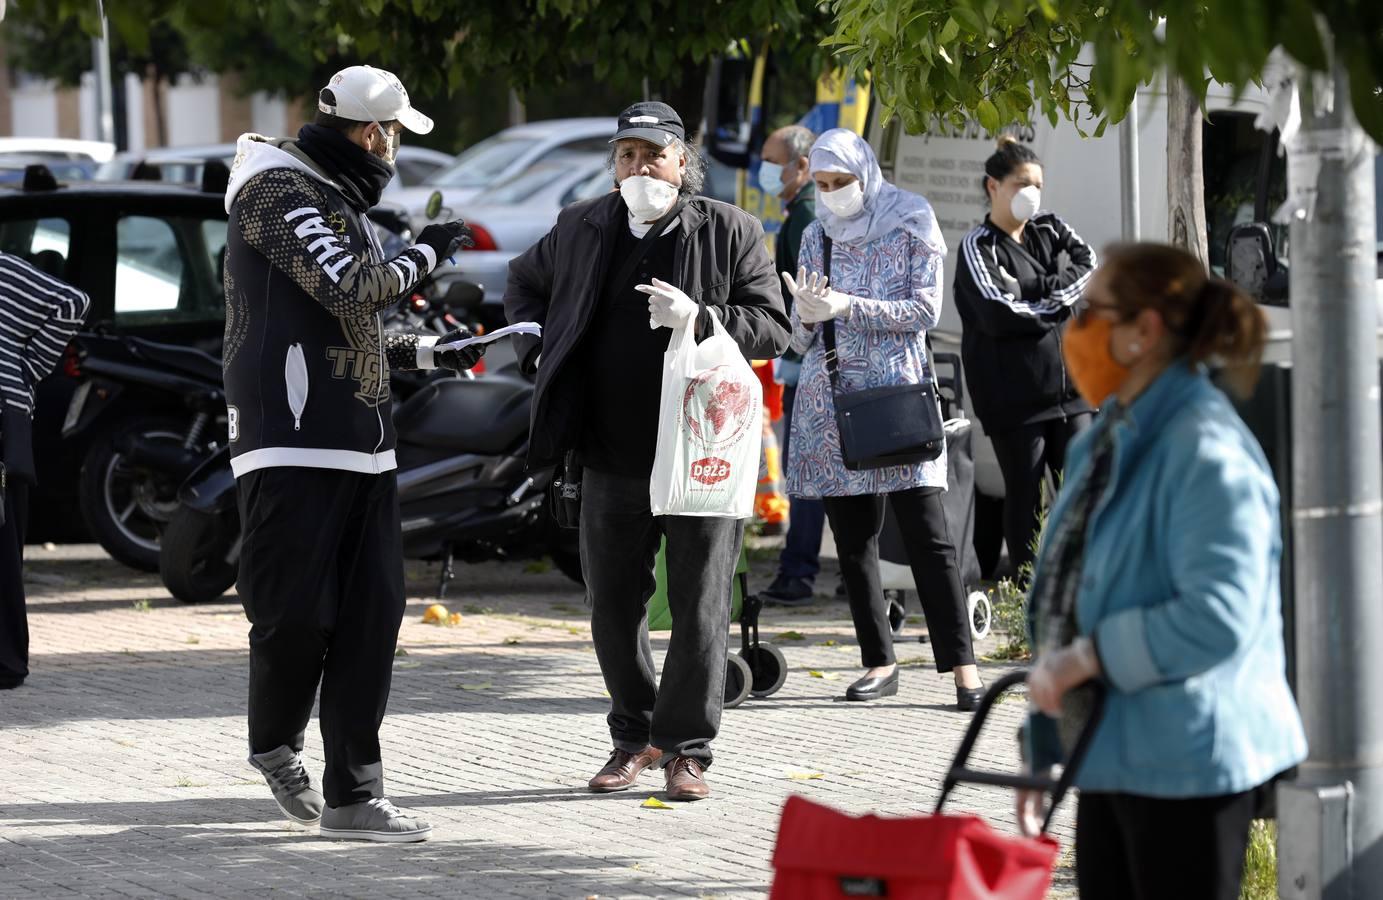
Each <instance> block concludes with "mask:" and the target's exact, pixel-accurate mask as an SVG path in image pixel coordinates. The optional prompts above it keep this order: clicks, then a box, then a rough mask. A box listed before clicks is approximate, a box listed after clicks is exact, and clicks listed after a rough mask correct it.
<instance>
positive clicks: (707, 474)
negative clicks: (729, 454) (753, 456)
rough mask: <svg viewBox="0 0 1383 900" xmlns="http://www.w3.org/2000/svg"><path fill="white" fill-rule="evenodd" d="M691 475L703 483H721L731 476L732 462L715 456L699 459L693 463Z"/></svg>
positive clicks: (693, 478) (694, 479)
mask: <svg viewBox="0 0 1383 900" xmlns="http://www.w3.org/2000/svg"><path fill="white" fill-rule="evenodd" d="M691 477H692V480H693V481H699V482H701V483H702V484H707V485H709V484H719V483H720V482H722V481H724V480H725V479H727V478H729V477H730V464H729V463H728V462H726V461H725V460H723V459H720V458H718V457H715V456H708V457H706V458H705V459H698V460H697V461H696V462H694V463H692V464H691Z"/></svg>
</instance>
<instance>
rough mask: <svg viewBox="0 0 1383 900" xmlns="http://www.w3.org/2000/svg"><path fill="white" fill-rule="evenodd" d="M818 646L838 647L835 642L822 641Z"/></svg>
mask: <svg viewBox="0 0 1383 900" xmlns="http://www.w3.org/2000/svg"><path fill="white" fill-rule="evenodd" d="M817 646H818V647H834V646H836V642H835V641H834V640H829V641H822V642H821V643H820V644H817Z"/></svg>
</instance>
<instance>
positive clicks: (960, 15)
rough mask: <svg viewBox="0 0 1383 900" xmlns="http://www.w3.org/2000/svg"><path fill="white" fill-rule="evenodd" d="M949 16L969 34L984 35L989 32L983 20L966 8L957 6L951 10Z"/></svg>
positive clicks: (976, 13)
mask: <svg viewBox="0 0 1383 900" xmlns="http://www.w3.org/2000/svg"><path fill="white" fill-rule="evenodd" d="M951 16H952V17H953V18H955V19H956V20H957V21H959V22H960V26H961V27H962V28H964V29H965V30H966V32H967V33H969V34H984V33H986V32H988V31H989V26H988V25H987V24H986V23H985V21H984V18H983V17H982V16H981V15H980V14H979V13H978V12H976V11H975V10H973V9H971V8H970V7H968V6H962V5H960V4H957V5H956V6H955V7H953V8H952V10H951Z"/></svg>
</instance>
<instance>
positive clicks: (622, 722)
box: [581, 469, 744, 765]
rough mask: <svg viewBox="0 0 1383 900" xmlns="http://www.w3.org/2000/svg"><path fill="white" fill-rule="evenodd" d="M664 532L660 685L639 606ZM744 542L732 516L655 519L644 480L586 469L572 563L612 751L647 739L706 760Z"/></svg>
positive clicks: (720, 700)
mask: <svg viewBox="0 0 1383 900" xmlns="http://www.w3.org/2000/svg"><path fill="white" fill-rule="evenodd" d="M664 536H666V537H667V554H666V561H667V599H668V609H669V611H670V612H671V613H672V636H671V639H670V640H669V643H668V651H667V657H666V658H665V659H664V661H663V673H662V676H663V677H662V683H661V684H659V683H658V680H657V678H656V677H655V675H654V669H653V648H652V647H651V646H650V645H649V640H648V615H647V604H648V600H649V598H650V597H652V596H653V591H654V588H655V586H656V581H655V574H654V565H655V562H656V558H657V554H658V547H659V544H660V543H661V539H662V538H663V537H664ZM743 539H744V522H743V520H739V519H725V518H718V517H703V516H658V517H656V518H655V517H654V516H653V513H652V510H651V509H650V507H649V497H648V478H647V477H642V478H629V477H626V476H622V475H612V474H609V473H606V472H597V471H594V470H592V469H586V470H585V476H584V480H583V483H582V489H581V569H582V572H583V573H584V574H585V576H586V591H587V596H588V597H589V599H590V604H591V637H592V638H593V639H594V641H595V652H596V658H597V659H598V660H599V662H600V672H601V674H602V675H603V676H604V677H605V688H606V690H608V691H609V692H610V715H609V718H608V721H609V723H610V737H611V739H612V740H613V742H614V745H615V746H616V747H618V748H619V749H621V750H627V751H629V752H631V753H637V752H638V751H640V750H642V749H643V748H644V747H647V746H649V745H650V744H651V745H652V746H654V747H657V748H658V749H659V750H662V751H663V753H664V754H672V755H677V756H691V757H694V758H696V759H698V760H699V761H701V762H702V763H704V764H705V765H710V763H711V741H712V740H713V739H714V738H715V736H716V732H717V731H719V729H720V713H721V708H722V706H723V705H724V703H725V647H726V642H727V638H728V636H729V628H730V604H731V600H732V591H733V589H734V576H735V566H736V564H737V563H738V562H739V556H740V544H741V542H742V541H743Z"/></svg>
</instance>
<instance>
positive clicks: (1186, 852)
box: [1076, 791, 1255, 900]
mask: <svg viewBox="0 0 1383 900" xmlns="http://www.w3.org/2000/svg"><path fill="white" fill-rule="evenodd" d="M1254 809H1255V794H1254V792H1253V791H1248V792H1245V793H1242V794H1229V795H1226V796H1221V797H1194V798H1190V799H1185V800H1166V799H1161V798H1154V797H1139V796H1135V795H1133V794H1101V793H1092V792H1089V791H1082V792H1081V795H1080V802H1079V805H1078V806H1077V808H1076V882H1077V885H1078V887H1079V889H1080V895H1081V897H1082V898H1085V900H1100V898H1104V897H1119V898H1128V900H1163V898H1167V897H1176V898H1178V900H1238V897H1239V884H1240V881H1241V880H1242V878H1243V871H1244V851H1245V849H1246V848H1247V847H1248V839H1249V825H1250V823H1251V822H1252V821H1253V813H1254Z"/></svg>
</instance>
